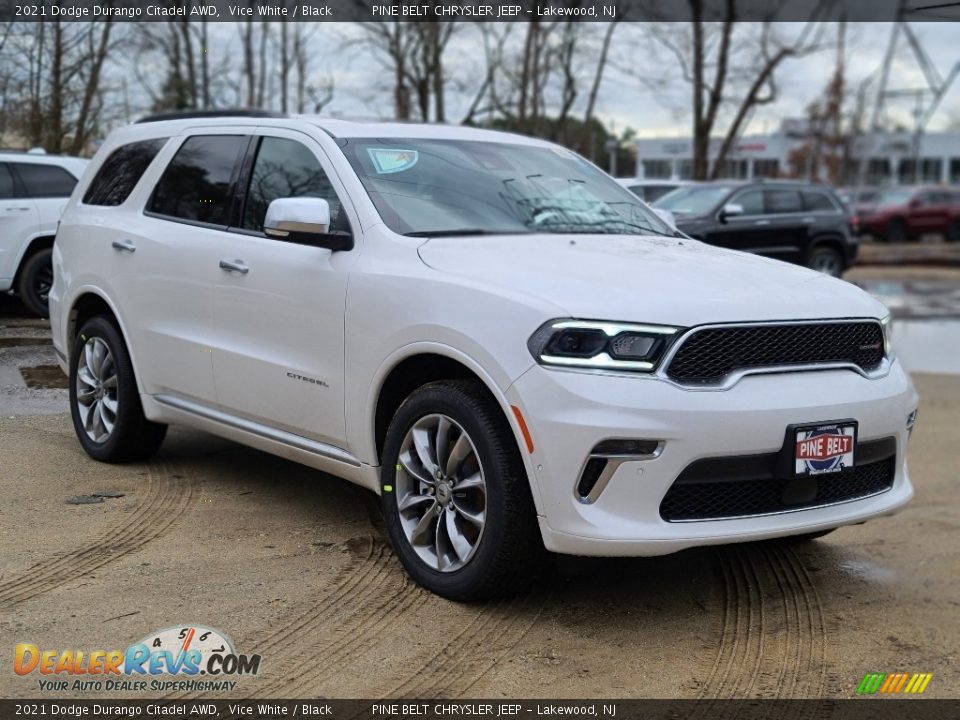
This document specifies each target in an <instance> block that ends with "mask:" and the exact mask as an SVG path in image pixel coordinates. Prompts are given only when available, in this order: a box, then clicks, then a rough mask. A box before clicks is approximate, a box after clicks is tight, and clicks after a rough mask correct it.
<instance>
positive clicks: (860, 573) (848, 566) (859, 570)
mask: <svg viewBox="0 0 960 720" xmlns="http://www.w3.org/2000/svg"><path fill="white" fill-rule="evenodd" d="M840 569H841V570H844V571H845V572H847V573H848V574H850V575H853V576H854V577H857V578H860V579H862V580H869V581H870V582H882V583H890V582H893V581H894V580H896V579H897V574H896V573H895V572H894V571H893V570H891V569H890V568H888V567H884V566H883V565H878V564H877V563H875V562H870V561H869V560H846V561H844V562H841V563H840Z"/></svg>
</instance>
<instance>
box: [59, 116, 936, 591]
mask: <svg viewBox="0 0 960 720" xmlns="http://www.w3.org/2000/svg"><path fill="white" fill-rule="evenodd" d="M54 265H55V268H56V273H55V278H56V280H55V283H54V287H53V290H52V292H51V294H50V299H51V320H52V324H53V335H54V345H55V347H56V350H57V352H58V353H59V356H60V360H61V363H62V366H63V368H64V369H65V370H66V371H68V372H69V375H70V388H71V410H72V415H73V422H74V425H75V427H76V431H77V436H78V437H79V439H80V442H81V444H82V445H83V447H84V449H85V450H86V451H87V453H88V454H90V455H91V456H92V457H94V458H96V459H98V460H103V461H107V462H116V461H124V460H127V461H129V460H136V459H142V458H145V457H147V456H149V455H150V454H152V453H154V452H155V451H156V450H157V448H158V447H159V446H160V444H161V442H162V440H163V437H164V432H165V429H166V426H167V425H168V424H170V423H181V424H184V425H190V426H193V427H195V428H200V429H203V430H206V431H209V432H212V433H216V434H218V435H222V436H224V437H227V438H232V439H234V440H236V441H238V442H241V443H244V444H247V445H250V446H253V447H256V448H260V449H262V450H266V451H268V452H271V453H276V454H277V455H281V456H283V457H286V458H290V459H293V460H297V461H299V462H302V463H305V464H307V465H310V466H312V467H315V468H318V469H321V470H325V471H329V472H331V473H334V474H336V475H339V476H341V477H344V478H347V479H349V480H351V481H353V482H355V483H358V484H360V485H362V486H364V487H366V488H369V489H371V490H373V491H375V492H377V493H379V494H380V495H381V497H382V506H383V512H384V515H385V517H386V524H387V528H388V531H389V534H390V537H391V540H392V542H393V545H394V548H395V550H396V553H397V555H398V557H399V558H400V560H401V561H402V562H403V564H404V566H405V567H406V568H407V570H408V572H409V573H410V575H412V576H413V577H414V578H415V579H416V580H417V581H418V582H420V583H421V584H422V585H424V586H425V587H427V588H429V589H431V590H433V591H434V592H437V593H439V594H441V595H444V596H447V597H450V598H457V599H464V598H472V597H483V596H491V595H496V594H500V593H504V592H507V591H509V590H510V589H512V588H515V587H516V586H517V584H518V583H522V582H524V581H526V580H528V578H529V577H531V576H532V570H533V569H534V567H535V566H536V565H537V563H538V562H539V561H540V558H541V555H542V553H543V550H544V548H546V549H547V550H550V551H554V552H558V553H570V554H578V555H659V554H665V553H671V552H675V551H677V550H681V549H683V548H687V547H691V546H696V545H709V544H718V543H729V542H740V541H746V540H758V539H764V538H774V537H780V536H789V535H805V536H813V535H819V534H824V533H825V532H828V531H829V530H831V529H833V528H836V527H838V526H841V525H847V524H851V523H860V522H863V521H864V520H867V519H870V518H873V517H877V516H880V515H888V514H891V513H893V512H895V511H896V510H899V509H900V508H902V507H903V506H904V505H905V504H906V503H907V502H908V501H909V500H910V498H911V496H912V495H913V490H912V487H911V484H910V481H909V479H908V476H907V462H906V451H907V438H908V434H909V430H910V428H911V425H912V423H913V420H914V418H915V411H916V407H917V395H916V393H915V392H914V390H913V387H912V385H911V382H910V379H909V377H908V375H907V374H906V373H905V372H904V369H903V367H902V366H901V365H900V363H899V362H898V361H897V359H896V358H895V357H893V356H892V355H891V354H890V350H889V345H888V341H887V340H888V339H887V323H888V316H887V310H886V309H885V308H884V307H883V305H881V304H880V303H879V302H877V301H876V300H874V299H873V298H871V297H870V296H869V295H867V294H866V293H864V292H862V291H860V290H859V289H857V288H856V287H854V286H852V285H849V284H847V283H845V282H842V281H839V280H835V279H832V278H829V277H824V276H823V275H821V274H819V273H816V272H813V271H810V270H806V269H803V268H799V267H795V266H791V265H787V264H784V263H781V262H778V261H776V260H770V259H766V258H761V257H757V256H754V255H748V254H744V253H739V252H734V251H730V250H724V249H720V248H715V247H711V246H708V245H705V244H702V243H700V242H696V241H693V240H690V239H689V238H686V237H684V236H682V235H681V234H679V233H677V232H676V231H675V230H673V229H672V228H671V227H670V226H669V225H667V224H665V222H664V221H662V220H661V219H659V218H658V217H657V216H656V215H654V214H653V212H652V211H651V210H650V209H649V208H648V207H647V206H645V205H644V204H642V203H641V202H639V201H638V199H637V198H636V197H635V196H634V195H632V194H631V193H630V192H628V191H627V190H625V189H623V188H621V187H620V186H619V185H618V184H617V183H616V182H615V181H614V180H612V179H611V178H610V177H608V176H607V175H605V174H604V173H603V172H601V171H600V170H598V169H597V168H596V167H594V166H593V165H591V164H590V163H589V162H587V161H585V160H584V159H583V158H581V157H579V156H578V155H576V154H575V153H573V152H571V151H569V150H566V149H564V148H561V147H558V146H556V145H553V144H550V143H547V142H543V141H540V140H534V139H530V138H524V137H519V136H516V135H509V134H503V133H498V132H491V131H485V130H477V129H470V128H463V127H438V126H425V125H408V124H378V123H360V122H350V121H346V120H327V119H319V118H311V117H298V118H271V117H237V116H234V117H220V118H187V119H177V120H158V121H151V122H144V123H140V124H136V125H133V126H130V127H126V128H124V129H122V130H119V131H117V132H115V133H113V134H112V135H111V136H110V138H109V139H108V140H107V142H106V143H105V145H104V146H103V147H102V148H101V150H100V152H99V153H98V154H97V157H96V158H95V159H94V161H93V162H92V164H91V167H90V168H89V170H88V171H87V173H86V174H85V175H84V177H83V179H82V180H81V182H80V184H79V187H78V189H77V191H76V192H75V193H74V195H73V197H72V198H71V199H70V203H69V205H68V207H67V209H66V211H65V214H64V217H63V221H62V223H61V226H60V231H59V233H58V235H57V241H56V246H55V249H54Z"/></svg>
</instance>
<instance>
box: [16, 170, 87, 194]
mask: <svg viewBox="0 0 960 720" xmlns="http://www.w3.org/2000/svg"><path fill="white" fill-rule="evenodd" d="M15 165H16V170H17V175H19V176H20V181H21V182H22V183H23V185H24V187H25V188H26V190H27V195H29V196H30V197H34V198H58V197H70V193H72V192H73V188H74V186H75V185H76V184H77V179H76V178H75V177H74V176H73V175H71V174H70V173H68V172H67V171H66V170H64V169H63V168H62V167H57V166H56V165H38V164H34V163H15Z"/></svg>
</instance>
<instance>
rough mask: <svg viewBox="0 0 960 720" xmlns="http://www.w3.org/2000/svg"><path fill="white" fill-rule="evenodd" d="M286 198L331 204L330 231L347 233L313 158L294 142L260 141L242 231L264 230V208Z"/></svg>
mask: <svg viewBox="0 0 960 720" xmlns="http://www.w3.org/2000/svg"><path fill="white" fill-rule="evenodd" d="M288 197H316V198H323V199H324V200H326V201H327V202H329V203H330V227H331V229H334V230H345V229H347V228H346V227H344V226H343V223H345V222H346V218H345V217H344V218H341V217H340V216H341V211H340V210H341V208H340V201H339V200H338V199H337V194H336V193H335V192H334V191H333V186H332V185H331V184H330V180H328V179H327V174H326V173H325V172H324V171H323V168H322V167H320V163H319V161H317V158H316V157H315V156H314V154H313V153H312V152H310V150H308V149H307V148H306V147H304V146H303V145H301V144H300V143H298V142H296V141H294V140H285V139H283V138H272V137H267V138H263V140H262V141H261V143H260V149H259V151H258V152H257V159H256V162H254V165H253V172H252V173H251V175H250V186H249V190H248V193H247V202H246V205H245V206H244V211H243V223H242V227H244V228H246V229H248V230H263V219H264V217H266V214H267V206H268V205H269V204H270V203H271V202H272V201H273V200H276V199H277V198H288Z"/></svg>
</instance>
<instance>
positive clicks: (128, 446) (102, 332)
mask: <svg viewBox="0 0 960 720" xmlns="http://www.w3.org/2000/svg"><path fill="white" fill-rule="evenodd" d="M94 340H99V341H102V342H103V343H104V344H105V345H106V347H107V349H108V350H109V352H110V357H111V360H112V368H113V370H114V371H115V375H116V383H115V401H116V413H115V416H114V417H115V422H114V424H113V429H112V431H111V432H110V433H109V436H108V437H106V438H105V439H104V440H101V441H97V440H95V439H94V438H92V437H90V435H88V434H87V430H86V429H85V428H84V422H83V420H82V418H81V410H80V403H79V400H78V372H79V366H80V358H81V355H83V354H84V353H85V352H86V347H87V343H91V342H93V341H94ZM70 416H71V417H72V418H73V428H74V430H75V431H76V433H77V438H78V439H79V440H80V445H82V446H83V449H84V450H85V451H86V453H87V455H89V456H90V457H92V458H93V459H94V460H99V461H101V462H108V463H120V462H136V461H139V460H146V459H147V458H149V457H151V456H152V455H154V454H155V453H156V452H157V450H159V449H160V445H161V444H162V443H163V439H164V437H165V436H166V434H167V426H166V425H161V424H159V423H155V422H151V421H150V420H147V418H146V417H144V414H143V405H142V404H141V403H140V392H139V389H138V388H137V379H136V377H135V375H134V372H133V365H132V364H131V362H130V354H129V353H128V352H127V346H126V344H125V343H124V341H123V337H122V336H121V335H120V331H119V330H118V329H117V327H116V326H115V325H114V324H113V322H111V321H110V320H109V319H108V318H106V317H102V316H101V317H95V318H92V319H91V320H88V321H87V322H86V323H85V324H84V325H83V327H82V328H80V332H79V333H78V335H77V337H76V338H75V339H74V343H73V351H72V352H71V355H70Z"/></svg>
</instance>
